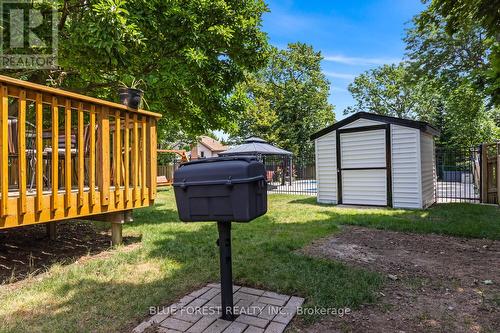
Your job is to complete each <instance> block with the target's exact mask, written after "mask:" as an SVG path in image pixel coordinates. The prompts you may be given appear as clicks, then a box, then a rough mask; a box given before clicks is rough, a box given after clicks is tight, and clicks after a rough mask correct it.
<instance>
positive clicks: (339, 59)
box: [324, 55, 401, 66]
mask: <svg viewBox="0 0 500 333" xmlns="http://www.w3.org/2000/svg"><path fill="white" fill-rule="evenodd" d="M324 60H325V61H330V62H336V63H340V64H345V65H365V66H366V65H384V64H393V63H398V62H400V61H401V59H398V58H376V57H374V58H371V57H366V58H364V57H347V56H343V55H327V56H325V57H324Z"/></svg>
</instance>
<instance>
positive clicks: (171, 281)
mask: <svg viewBox="0 0 500 333" xmlns="http://www.w3.org/2000/svg"><path fill="white" fill-rule="evenodd" d="M134 215H135V222H134V223H132V224H128V225H126V226H125V230H124V235H125V236H127V235H129V236H130V235H134V236H137V235H138V234H140V235H141V237H142V239H141V241H140V242H139V243H136V244H133V245H129V246H127V247H118V248H116V249H113V250H110V251H106V252H103V253H101V254H100V255H97V256H96V257H95V258H92V259H91V260H83V259H82V260H79V261H77V262H76V263H73V264H70V265H66V266H63V265H55V266H53V267H51V268H50V269H49V270H48V271H47V273H45V274H43V275H39V276H37V277H32V278H29V279H27V280H24V281H22V282H20V283H16V284H13V285H5V286H1V287H0V331H2V332H26V331H30V332H37V331H39V332H68V331H83V332H91V331H92V332H118V331H125V330H127V329H130V328H131V327H132V326H133V325H134V324H136V323H137V322H138V321H139V320H140V319H141V318H144V317H145V316H147V313H148V309H149V307H150V306H156V305H162V304H169V303H172V302H173V301H174V300H176V299H177V298H179V297H181V296H182V295H184V294H186V293H188V292H189V291H191V290H194V289H195V288H198V287H200V286H202V285H203V284H205V283H207V282H212V281H217V279H218V253H217V247H216V245H215V240H216V238H217V231H216V225H215V223H192V224H184V223H180V222H179V221H178V218H177V212H176V210H175V204H174V200H173V195H172V193H171V192H170V191H166V192H160V198H159V200H158V201H157V203H156V204H155V206H154V207H151V208H146V209H142V210H138V211H136V212H135V214H134ZM499 216H500V210H499V209H498V208H496V207H487V206H473V205H460V204H453V205H443V206H437V207H435V208H432V209H430V210H427V211H418V210H417V211H409V210H389V209H345V208H336V207H332V206H325V205H318V204H316V203H315V200H314V198H308V197H303V196H289V195H272V196H270V199H269V212H268V214H267V215H265V216H263V217H260V218H259V219H257V220H256V221H254V222H251V223H248V224H236V223H235V224H233V261H234V263H233V270H234V278H235V280H236V281H237V283H239V284H243V285H249V286H254V287H261V288H265V289H269V290H274V291H277V292H283V293H288V294H295V295H300V296H303V297H305V298H306V299H307V304H306V305H307V306H324V307H335V308H340V307H349V308H356V307H357V306H359V305H360V304H362V303H366V302H372V301H375V296H374V295H375V292H376V291H377V290H379V289H380V288H381V286H382V283H383V277H382V276H380V275H378V274H375V273H372V272H367V271H362V270H359V269H354V268H351V267H348V266H346V265H343V264H340V263H336V262H331V261H327V260H321V259H313V258H309V257H306V256H303V255H300V254H298V253H297V252H296V251H295V250H297V249H300V248H302V247H303V246H305V245H307V244H309V243H310V242H311V241H313V240H314V239H317V238H321V237H324V236H327V235H330V234H333V233H335V232H337V231H338V230H339V228H340V225H341V224H357V225H364V226H369V227H375V228H384V229H393V230H401V231H413V232H435V233H441V234H449V235H458V236H468V237H488V238H491V239H498V238H499V237H500V229H499V226H498V224H499V223H500V222H499V221H500V219H499ZM315 319H317V318H316V317H303V320H305V321H311V320H315Z"/></svg>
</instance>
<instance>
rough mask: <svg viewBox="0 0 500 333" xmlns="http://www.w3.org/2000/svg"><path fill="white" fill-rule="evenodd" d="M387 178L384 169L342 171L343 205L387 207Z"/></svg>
mask: <svg viewBox="0 0 500 333" xmlns="http://www.w3.org/2000/svg"><path fill="white" fill-rule="evenodd" d="M386 177H387V175H386V171H385V170H383V169H380V170H345V171H342V203H345V204H352V205H376V206H385V205H387V178H386Z"/></svg>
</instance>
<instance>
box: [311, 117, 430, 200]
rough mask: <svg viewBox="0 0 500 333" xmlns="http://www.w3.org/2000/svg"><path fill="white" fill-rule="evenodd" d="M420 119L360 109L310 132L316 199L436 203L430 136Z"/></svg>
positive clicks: (426, 126) (428, 130) (425, 125)
mask: <svg viewBox="0 0 500 333" xmlns="http://www.w3.org/2000/svg"><path fill="white" fill-rule="evenodd" d="M437 135H439V131H438V130H437V129H436V128H434V127H432V126H431V125H429V124H428V123H425V122H421V121H413V120H407V119H401V118H394V117H388V116H381V115H378V114H373V113H367V112H358V113H356V114H354V115H352V116H350V117H348V118H346V119H343V120H341V121H339V122H337V123H335V124H333V125H332V126H329V127H327V128H325V129H323V130H321V131H319V132H317V133H316V134H314V135H312V137H311V139H313V140H314V143H315V149H316V178H317V181H318V197H317V198H318V199H317V200H318V202H320V203H332V204H352V205H368V206H389V207H396V208H426V207H428V206H430V205H432V204H433V203H434V202H435V186H436V170H435V161H434V158H435V152H434V149H435V148H434V137H435V136H437Z"/></svg>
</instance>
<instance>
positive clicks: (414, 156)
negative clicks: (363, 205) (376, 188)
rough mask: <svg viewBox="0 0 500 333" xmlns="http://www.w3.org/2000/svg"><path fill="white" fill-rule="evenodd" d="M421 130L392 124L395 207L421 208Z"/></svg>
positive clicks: (393, 197) (393, 194)
mask: <svg viewBox="0 0 500 333" xmlns="http://www.w3.org/2000/svg"><path fill="white" fill-rule="evenodd" d="M419 146H420V131H419V130H417V129H414V128H409V127H404V126H399V125H391V155H392V156H391V157H392V200H393V207H395V208H421V207H422V200H421V177H420V153H419V150H420V147H419Z"/></svg>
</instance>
